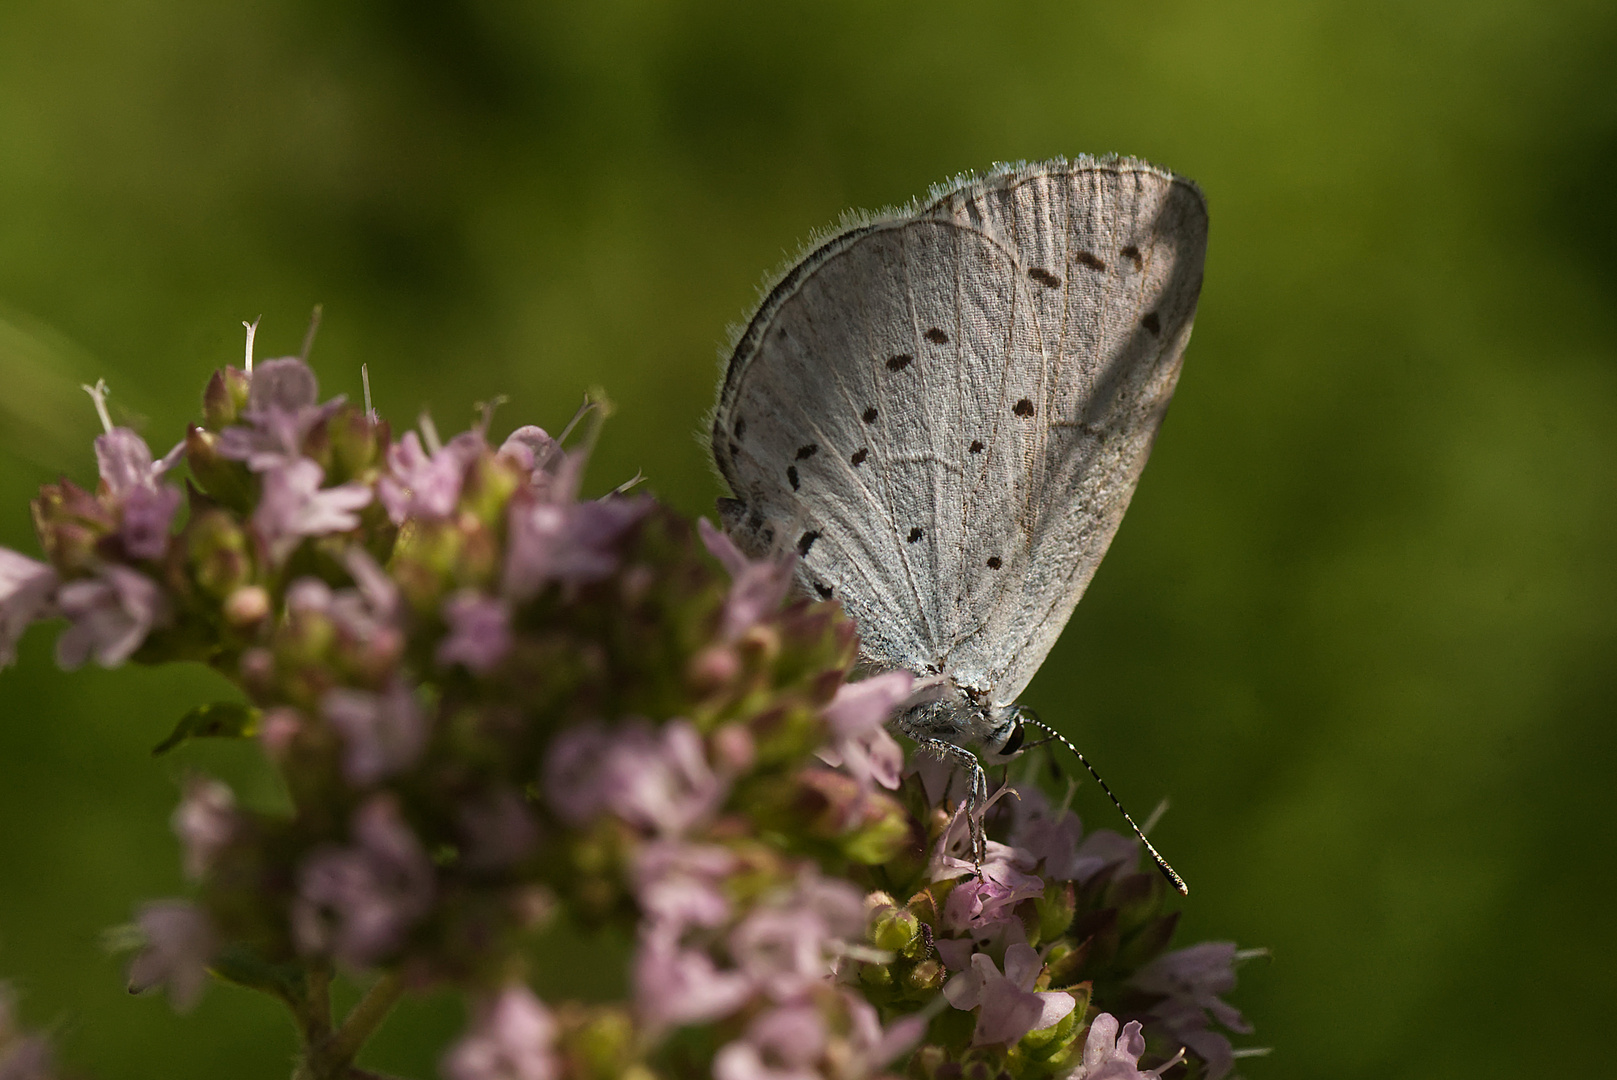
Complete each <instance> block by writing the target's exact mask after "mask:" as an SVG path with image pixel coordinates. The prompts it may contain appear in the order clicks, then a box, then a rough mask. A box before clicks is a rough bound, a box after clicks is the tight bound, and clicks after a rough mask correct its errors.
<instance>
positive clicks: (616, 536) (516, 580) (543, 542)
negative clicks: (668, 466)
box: [505, 495, 651, 600]
mask: <svg viewBox="0 0 1617 1080" xmlns="http://www.w3.org/2000/svg"><path fill="white" fill-rule="evenodd" d="M650 510H651V502H650V500H648V499H641V498H619V497H616V496H612V497H608V498H605V499H597V500H595V501H593V502H570V501H554V502H552V501H545V500H543V499H540V498H537V497H535V496H532V495H529V496H528V497H519V498H514V499H512V500H511V508H510V511H509V519H508V527H509V531H510V539H509V541H508V544H507V547H506V558H505V591H506V592H507V593H508V594H510V595H511V596H513V597H515V598H516V599H518V600H526V599H528V598H530V597H532V596H535V595H537V594H538V592H539V591H540V590H541V589H543V588H544V587H545V586H546V585H548V584H551V583H552V582H561V583H565V584H572V585H585V584H588V583H590V582H592V581H600V580H601V579H602V578H606V577H609V576H611V574H612V573H613V572H614V571H615V570H617V568H618V554H617V547H618V542H619V541H620V540H621V539H622V538H623V536H624V534H625V533H627V532H628V531H629V529H630V527H631V526H633V525H634V524H635V523H636V522H637V521H639V520H640V519H641V518H642V517H644V516H645V515H646V514H647V513H648V512H649V511H650Z"/></svg>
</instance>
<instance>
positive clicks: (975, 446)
mask: <svg viewBox="0 0 1617 1080" xmlns="http://www.w3.org/2000/svg"><path fill="white" fill-rule="evenodd" d="M971 452H972V453H973V454H980V453H982V452H983V441H982V440H981V439H973V440H971Z"/></svg>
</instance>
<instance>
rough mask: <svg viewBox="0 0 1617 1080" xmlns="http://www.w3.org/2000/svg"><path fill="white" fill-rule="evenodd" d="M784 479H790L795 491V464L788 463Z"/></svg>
mask: <svg viewBox="0 0 1617 1080" xmlns="http://www.w3.org/2000/svg"><path fill="white" fill-rule="evenodd" d="M786 479H787V480H789V481H791V484H792V490H793V491H796V490H797V466H796V465H788V466H786Z"/></svg>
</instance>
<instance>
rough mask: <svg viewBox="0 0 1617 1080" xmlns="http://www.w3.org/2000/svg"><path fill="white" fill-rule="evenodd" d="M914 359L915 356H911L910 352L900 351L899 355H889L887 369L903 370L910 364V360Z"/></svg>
mask: <svg viewBox="0 0 1617 1080" xmlns="http://www.w3.org/2000/svg"><path fill="white" fill-rule="evenodd" d="M914 359H915V357H913V356H911V355H910V354H909V353H899V354H898V355H897V356H889V357H888V358H887V370H888V371H903V370H904V369H905V368H907V367H909V366H910V361H911V360H914Z"/></svg>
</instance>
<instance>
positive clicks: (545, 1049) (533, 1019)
mask: <svg viewBox="0 0 1617 1080" xmlns="http://www.w3.org/2000/svg"><path fill="white" fill-rule="evenodd" d="M555 1042H556V1022H555V1020H553V1019H552V1018H551V1015H550V1010H549V1009H547V1008H545V1003H544V1002H542V1001H540V1000H539V999H538V998H537V997H535V996H534V994H533V991H531V990H529V989H528V988H527V987H526V986H521V985H512V986H507V987H506V988H505V989H503V990H501V991H500V992H499V993H498V994H495V995H494V996H493V997H491V998H488V999H485V1000H483V1001H480V1002H478V1003H477V1004H476V1006H474V1008H473V1017H472V1024H471V1029H470V1030H469V1031H467V1033H466V1034H465V1035H463V1036H462V1037H461V1039H460V1041H459V1042H457V1043H456V1044H455V1045H454V1046H452V1047H450V1048H449V1052H448V1053H446V1054H445V1055H444V1059H443V1064H442V1071H443V1074H444V1076H445V1077H447V1078H448V1080H552V1078H553V1077H555V1076H557V1075H559V1074H560V1071H561V1067H560V1065H559V1063H558V1062H557V1060H556V1056H555V1053H554V1046H555Z"/></svg>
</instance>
